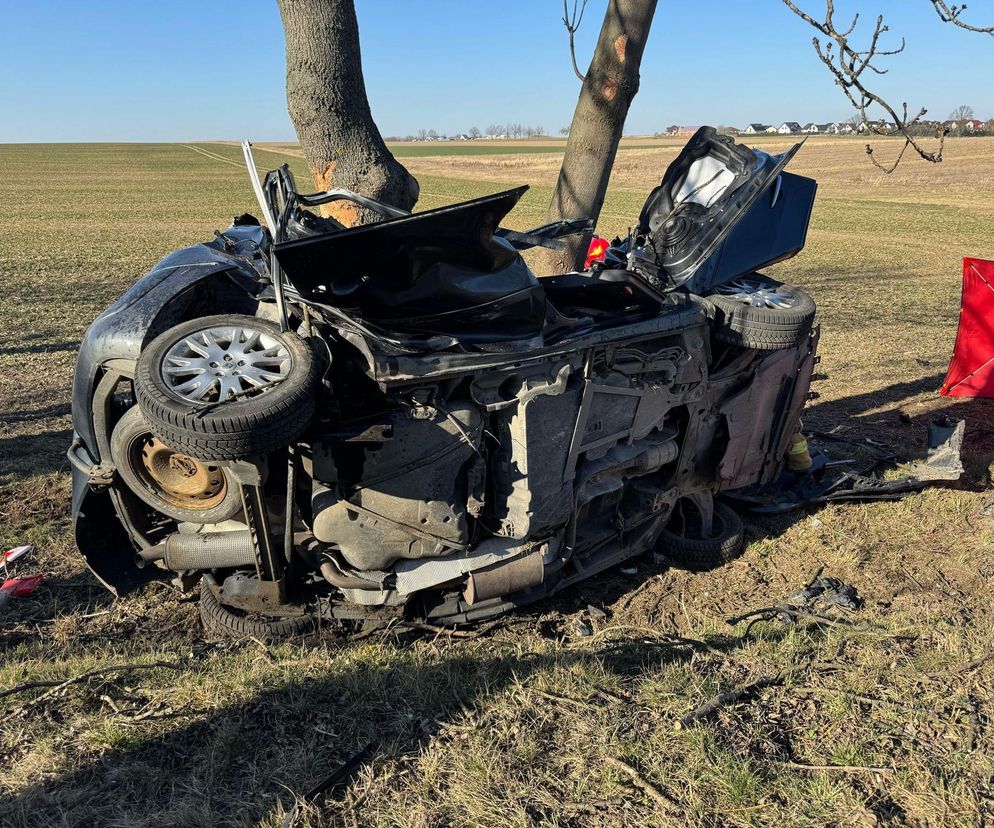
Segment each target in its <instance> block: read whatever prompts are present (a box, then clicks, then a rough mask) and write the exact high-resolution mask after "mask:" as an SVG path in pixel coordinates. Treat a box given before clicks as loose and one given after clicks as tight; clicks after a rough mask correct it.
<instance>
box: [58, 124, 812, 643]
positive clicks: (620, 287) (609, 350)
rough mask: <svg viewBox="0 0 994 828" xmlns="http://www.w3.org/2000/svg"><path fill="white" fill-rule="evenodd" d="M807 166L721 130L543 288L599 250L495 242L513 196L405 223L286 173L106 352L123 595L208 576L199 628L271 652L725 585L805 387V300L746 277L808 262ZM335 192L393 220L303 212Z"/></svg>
mask: <svg viewBox="0 0 994 828" xmlns="http://www.w3.org/2000/svg"><path fill="white" fill-rule="evenodd" d="M795 150H796V148H795ZM792 154H793V150H792V151H791V153H788V154H785V155H784V156H779V157H771V156H769V155H766V154H765V153H761V152H759V151H752V150H748V149H746V148H744V147H740V146H738V145H735V144H734V143H732V142H731V141H730V139H725V138H721V137H719V136H717V135H716V134H715V133H714V131H713V130H710V129H709V128H704V129H702V130H701V132H699V133H698V134H697V135H696V136H694V138H693V139H692V140H691V142H690V143H689V144H688V147H687V149H685V150H684V152H683V153H682V154H681V157H680V158H678V159H677V162H675V163H674V165H673V166H671V168H670V170H669V171H668V172H667V175H666V177H664V178H663V181H662V183H661V184H660V186H659V187H658V188H657V189H656V190H655V191H654V192H653V194H652V195H651V196H650V198H649V200H648V201H647V203H646V207H645V209H644V210H643V214H642V217H641V219H640V223H639V228H638V232H637V233H636V234H634V235H632V236H630V237H629V238H628V239H625V240H621V239H618V240H616V242H615V244H614V246H613V247H612V249H611V250H609V251H608V254H607V256H606V257H605V260H604V261H603V262H599V263H596V264H595V265H594V266H593V267H592V268H591V269H589V270H587V271H583V272H579V273H571V274H566V275H562V276H553V277H546V278H536V277H535V275H534V274H532V272H531V271H530V270H529V268H528V267H527V266H526V264H525V262H524V260H523V259H522V258H521V256H520V254H519V252H518V251H519V250H520V249H523V248H525V247H528V246H531V245H534V244H545V245H555V244H557V239H558V238H559V237H561V236H562V234H564V233H568V232H575V231H576V230H577V229H583V228H584V227H586V225H584V224H582V223H569V222H566V223H559V224H556V225H547V226H545V227H542V228H536V229H535V230H533V231H529V232H528V233H514V232H511V231H506V230H503V229H501V228H500V227H499V223H500V221H501V219H502V218H503V217H504V215H505V214H506V213H507V212H508V211H509V210H510V209H511V207H513V205H514V203H515V202H516V201H517V199H518V198H519V197H520V195H521V193H522V192H523V191H524V188H521V189H519V190H512V191H509V192H506V193H499V194H496V195H494V196H488V197H486V198H482V199H476V200H474V201H471V202H466V203H463V204H457V205H452V206H450V207H445V208H441V209H439V210H432V211H427V212H425V213H419V214H414V215H405V214H400V213H399V211H396V210H395V209H392V208H388V207H386V206H385V205H376V204H375V203H373V202H369V201H368V200H363V199H359V198H358V197H356V196H354V194H348V193H340V192H335V193H330V194H319V195H317V196H304V195H301V194H299V193H297V192H296V190H295V187H294V185H293V181H292V178H291V177H290V175H289V172H288V171H287V170H286V169H285V168H284V169H281V170H279V171H275V172H274V173H271V174H270V175H269V176H268V177H267V179H266V182H265V184H264V185H260V186H259V188H258V189H259V190H261V191H262V193H261V196H262V204H261V206H262V208H263V212H264V218H265V221H266V224H267V225H269V226H260V225H259V224H258V223H257V222H256V221H255V220H254V219H252V218H251V217H248V216H243V217H241V218H240V219H239V220H236V224H235V226H233V227H231V228H229V229H227V230H225V231H224V232H223V233H219V234H217V237H216V238H215V239H214V240H213V241H210V242H206V243H204V244H200V245H194V246H193V247H189V248H186V249H184V250H180V251H177V252H175V253H173V254H171V255H170V256H168V257H166V258H165V259H164V260H163V261H161V262H160V263H159V264H157V265H156V266H155V267H154V268H153V269H152V270H151V271H150V272H149V273H148V274H147V275H146V276H145V277H143V278H142V279H141V280H140V281H138V282H137V283H136V284H135V285H134V286H133V287H132V288H131V289H130V290H128V292H127V293H125V294H124V296H122V297H121V298H120V299H119V300H118V301H117V302H116V303H115V304H114V305H112V306H111V307H110V308H108V309H107V310H106V311H104V313H102V314H101V315H100V316H99V317H98V318H97V319H96V321H94V323H93V324H92V325H91V327H90V329H89V330H88V331H87V334H86V337H85V339H84V342H83V345H82V347H81V350H80V355H79V360H78V363H77V366H76V373H75V378H74V387H73V422H74V428H75V438H74V441H73V445H72V448H71V449H70V452H69V454H70V458H71V460H72V462H73V516H74V520H75V526H76V540H77V544H78V546H79V549H80V551H81V553H82V554H83V556H84V557H85V559H86V561H87V563H88V565H89V566H90V568H91V570H92V571H93V572H94V574H95V575H96V576H97V577H98V578H99V579H100V580H101V581H102V582H103V583H104V584H105V585H106V586H107V587H108V588H109V589H111V590H113V591H115V592H116V593H118V594H122V593H126V592H128V591H130V590H132V589H134V588H135V587H136V586H138V585H140V584H142V583H144V582H146V581H147V580H149V579H151V578H160V577H164V576H168V575H172V576H173V577H174V578H175V579H176V581H177V583H179V584H180V585H181V586H184V587H186V588H191V587H192V586H193V585H194V584H196V583H197V582H198V581H202V583H203V587H202V591H201V595H202V604H201V607H202V611H203V613H204V617H205V620H206V621H208V622H210V623H211V624H213V625H214V626H215V627H219V628H222V629H224V630H226V631H227V632H234V633H238V632H243V633H244V632H250V633H252V634H266V635H269V634H278V633H280V632H293V631H299V630H302V629H306V628H307V627H308V626H309V625H310V624H312V623H313V622H314V619H315V618H316V617H317V616H323V617H325V618H330V619H343V620H345V619H352V620H360V621H370V622H376V623H380V622H382V621H383V620H384V619H390V618H395V617H398V616H401V617H404V616H414V617H417V618H421V619H437V620H440V621H445V622H449V623H457V622H466V621H472V620H474V619H478V618H483V617H488V616H492V615H494V614H496V613H499V612H502V611H504V610H506V609H508V608H509V607H512V606H517V605H521V604H524V603H528V602H530V601H534V600H536V599H539V598H541V597H544V596H546V595H549V594H552V593H554V592H557V591H559V590H561V589H564V588H566V587H568V586H569V585H571V584H573V583H576V582H577V581H579V580H582V579H585V578H589V577H591V576H594V575H596V574H597V573H599V572H602V571H604V570H605V569H607V568H608V567H611V566H614V565H616V564H618V563H620V562H622V561H624V560H626V559H628V558H630V557H632V556H635V555H639V554H641V553H643V552H645V551H647V550H650V549H653V548H656V549H659V550H660V551H661V552H662V553H663V554H666V555H668V556H670V557H672V558H673V559H674V560H675V561H677V562H681V563H684V564H686V565H688V566H692V567H695V568H705V567H706V566H708V565H712V564H713V563H716V562H719V561H720V560H724V559H727V557H729V556H730V555H731V554H734V551H735V550H736V549H737V547H738V545H739V544H740V543H741V524H740V523H739V522H738V520H737V518H736V517H735V515H734V513H733V512H731V511H730V510H729V509H728V508H727V507H726V506H724V505H723V504H722V503H721V502H720V501H719V500H717V499H716V498H718V497H719V496H720V495H721V494H722V493H723V492H730V491H739V490H742V489H745V488H747V487H750V486H754V485H757V484H764V483H768V482H770V481H772V480H774V479H775V478H776V477H777V476H778V475H779V474H780V472H781V470H782V469H783V465H784V460H785V456H786V453H787V450H788V448H789V445H790V443H791V441H792V439H793V438H794V436H795V434H796V432H797V430H798V427H799V419H800V414H801V409H802V407H803V405H804V401H805V399H806V397H807V395H808V387H809V382H810V376H811V371H812V366H813V365H814V363H815V361H816V357H815V349H816V344H817V329H816V328H815V327H814V325H813V316H814V305H813V303H811V301H810V299H809V298H808V297H807V296H806V294H804V293H803V291H800V290H798V289H795V288H790V287H788V286H786V285H781V284H780V283H778V282H774V281H772V280H769V279H766V278H765V277H762V276H759V275H757V274H756V270H757V269H758V268H760V267H763V266H765V265H767V264H769V263H771V262H774V261H779V260H782V259H784V258H789V257H790V256H792V255H794V254H795V253H796V252H797V251H798V250H800V249H801V247H802V246H803V243H804V235H805V232H806V229H807V224H808V218H809V216H810V211H811V205H812V202H813V197H814V182H812V181H810V180H809V179H805V178H801V177H799V176H792V175H790V174H788V173H785V172H783V166H784V165H785V164H786V162H787V160H789V157H790V156H791V155H792ZM342 197H344V198H350V199H353V200H357V201H360V202H361V203H362V204H364V205H365V206H370V205H372V206H373V208H374V209H378V210H379V211H380V212H381V214H382V215H383V221H381V222H378V223H375V224H371V225H365V226H362V227H358V228H343V227H341V226H340V225H337V224H336V223H335V222H334V221H332V220H330V219H323V218H321V217H319V216H316V215H314V214H313V213H312V212H310V211H309V208H313V207H315V206H317V205H319V204H320V203H322V202H324V201H328V200H330V199H332V198H342ZM274 239H275V241H274ZM239 366H242V367H241V368H240V367H239Z"/></svg>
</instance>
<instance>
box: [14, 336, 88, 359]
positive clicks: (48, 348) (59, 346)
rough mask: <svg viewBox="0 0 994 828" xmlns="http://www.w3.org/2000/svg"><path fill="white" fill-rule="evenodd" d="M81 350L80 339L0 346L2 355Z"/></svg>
mask: <svg viewBox="0 0 994 828" xmlns="http://www.w3.org/2000/svg"><path fill="white" fill-rule="evenodd" d="M78 350H79V340H78V339H74V340H71V341H68V342H38V343H36V344H32V345H14V346H11V347H7V348H0V356H23V355H24V354H54V353H59V352H63V351H72V352H74V353H75V352H76V351H78Z"/></svg>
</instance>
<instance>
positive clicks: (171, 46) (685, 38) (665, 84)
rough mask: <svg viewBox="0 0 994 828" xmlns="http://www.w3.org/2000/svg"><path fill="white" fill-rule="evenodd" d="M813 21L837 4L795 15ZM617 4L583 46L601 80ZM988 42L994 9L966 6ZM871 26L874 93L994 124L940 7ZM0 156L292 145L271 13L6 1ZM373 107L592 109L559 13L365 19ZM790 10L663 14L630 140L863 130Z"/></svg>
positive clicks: (867, 4) (481, 3)
mask: <svg viewBox="0 0 994 828" xmlns="http://www.w3.org/2000/svg"><path fill="white" fill-rule="evenodd" d="M797 2H798V3H799V4H800V5H802V7H805V8H807V9H810V10H817V9H823V8H824V2H823V0H797ZM605 6H606V0H589V4H588V7H587V12H586V16H585V18H584V21H583V26H582V28H581V30H580V32H579V35H578V40H577V52H578V60H579V62H580V64H581V66H583V65H584V64H585V62H587V61H589V56H590V53H591V49H592V46H593V43H594V41H595V39H596V36H597V31H598V29H599V26H600V19H601V17H602V16H603V11H604V8H605ZM969 6H970V8H969V10H968V11H969V14H970V15H972V16H973V17H972V18H971V19H972V20H974V21H976V22H978V23H979V22H984V24H985V25H989V24H991V23H994V0H977V1H976V2H975V3H970V4H969ZM836 7H837V9H838V10H839V11H838V20H839V21H842V20H843V19H846V18H847V16H848V15H850V14H851V13H852V11H853V10H859V11H862V12H863V15H864V18H863V19H861V22H860V26H859V28H858V29H857V34H856V35H855V37H858V35H859V33H860V32H863V34H864V36H865V35H868V34H869V31H868V30H869V29H870V28H871V27H872V22H873V19H874V18H875V16H876V14H877V13H881V12H882V13H883V14H884V16H885V19H886V20H887V22H888V24H889V25H890V28H891V33H890V34H889V35H888V36H891V37H893V40H892V41H891V43H892V44H896V43H898V42H899V38H900V36H902V35H903V36H904V37H905V39H906V41H907V48H906V51H905V52H904V53H903V54H901V55H899V56H897V57H894V58H890V59H888V63H887V65H888V66H889V67H890V71H889V73H888V74H887V75H886V76H884V77H882V78H878V79H875V81H876V82H877V83H878V86H879V88H880V89H881V90H882V91H883V92H884V93H886V94H888V95H890V96H891V98H892V100H893V101H894V102H901V101H904V100H907V101H908V102H909V106H910V107H913V108H914V109H915V110H917V108H918V107H920V106H925V107H927V108H928V109H929V117H935V118H938V119H944V118H947V117H948V116H949V113H950V111H951V110H952V109H953V108H954V107H956V106H958V105H960V104H967V105H969V106H972V107H973V109H974V110H975V112H976V116H977V117H980V118H985V119H986V118H988V117H991V116H994V60H992V57H994V40H992V39H991V38H990V37H987V36H982V35H977V34H971V33H969V32H965V31H962V30H959V29H956V28H954V27H952V26H949V25H943V24H942V23H940V22H939V20H938V18H937V17H936V15H935V12H934V10H933V9H932V6H931V4H930V3H929V2H928V0H837V2H836ZM0 9H2V14H0V21H2V23H0V79H2V80H0V142H33V141H193V140H212V139H218V140H222V139H223V140H230V139H241V138H249V139H252V140H257V141H264V140H289V139H292V138H293V136H294V133H293V126H292V124H291V123H290V119H289V117H288V116H287V113H286V98H285V93H284V70H285V65H284V56H283V34H282V29H281V27H280V19H279V14H278V11H277V8H276V3H275V0H196V2H194V1H193V0H166V1H165V2H155V3H153V2H135V0H88V2H79V0H71V1H70V0H62V2H57V0H32V2H22V1H21V0H0ZM356 12H357V16H358V19H359V35H360V41H361V47H362V58H363V70H364V73H365V78H366V89H367V94H368V96H369V100H370V105H371V107H372V111H373V116H374V118H375V119H376V122H377V124H378V125H379V127H380V131H381V132H382V133H383V134H384V135H408V134H412V133H416V132H417V131H418V130H419V129H434V130H436V131H437V132H439V133H442V134H452V133H458V132H463V131H467V130H468V129H469V128H470V127H473V126H476V127H478V128H480V129H481V130H483V129H486V127H487V125H488V124H491V123H504V122H507V121H513V122H519V123H523V124H528V125H541V126H543V127H544V128H545V130H546V131H547V132H548V133H550V134H555V133H557V132H558V130H559V129H560V127H563V126H565V125H567V124H568V123H569V121H570V118H571V116H572V111H573V107H574V105H575V103H576V97H577V94H578V92H579V82H578V81H577V79H576V78H575V76H574V75H573V73H572V71H571V69H570V67H569V57H568V49H567V40H566V33H565V30H564V29H563V26H562V22H561V19H560V18H561V16H562V6H561V4H560V0H356ZM812 34H813V32H812V30H811V29H810V28H809V27H808V26H807V25H806V24H805V23H803V21H801V20H799V19H797V18H796V17H795V16H794V15H793V14H791V13H790V12H789V11H788V10H787V8H786V7H785V6H784V5H783V3H782V2H781V0H659V5H658V8H657V11H656V16H655V20H654V23H653V27H652V31H651V34H650V36H649V41H648V44H647V47H646V50H645V55H644V57H643V61H642V72H641V77H642V80H641V88H640V91H639V94H638V96H637V97H636V99H635V102H634V103H633V105H632V109H631V111H630V113H629V116H628V121H627V124H626V130H625V131H626V133H627V134H647V133H654V132H658V131H661V130H662V129H664V128H665V127H666V126H668V125H670V124H686V125H698V124H714V125H719V124H728V125H732V126H738V127H744V126H745V124H746V123H748V122H754V121H759V122H764V123H776V124H779V123H781V122H783V121H785V120H790V121H799V122H801V123H802V124H803V123H805V122H807V121H816V122H821V121H832V120H842V119H844V118H846V117H848V116H849V115H851V114H852V111H851V110H850V109H848V108H847V107H848V104H847V103H846V102H845V100H844V99H843V97H842V94H841V92H840V91H839V90H838V89H837V88H836V87H835V86H834V85H833V82H832V79H831V78H830V76H829V75H828V73H827V70H826V69H825V68H824V67H823V66H822V65H821V64H820V63H819V61H818V59H817V56H816V55H815V54H814V50H813V48H812V46H811V36H812Z"/></svg>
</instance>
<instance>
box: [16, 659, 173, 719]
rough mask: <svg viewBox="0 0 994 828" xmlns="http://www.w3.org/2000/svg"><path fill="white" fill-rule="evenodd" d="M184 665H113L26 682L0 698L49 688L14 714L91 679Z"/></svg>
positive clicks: (171, 663)
mask: <svg viewBox="0 0 994 828" xmlns="http://www.w3.org/2000/svg"><path fill="white" fill-rule="evenodd" d="M185 666H186V664H185V663H184V662H183V661H152V662H149V663H148V664H115V665H112V666H110V667H98V668H97V669H95V670H89V671H87V672H85V673H81V674H80V675H78V676H73V677H72V678H70V679H66V680H65V681H60V682H33V681H28V682H25V683H24V684H19V685H17V686H16V687H11V688H9V689H8V690H4V691H2V692H0V697H2V696H9V695H12V694H14V693H20V692H22V691H24V690H31V689H34V688H37V687H49V688H50V689H48V690H46V691H45V692H44V693H42V694H41V695H39V696H36V697H35V698H33V699H32V700H31V701H29V702H27V703H26V704H24V705H22V706H21V707H20V708H18V710H17V711H15V712H23V711H25V710H29V709H31V708H32V707H35V706H37V705H39V704H41V703H42V702H43V701H45V700H47V699H50V698H52V696H55V695H58V694H59V693H61V692H62V691H63V690H65V689H66V688H67V687H71V686H72V685H74V684H82V683H83V682H85V681H89V680H90V679H91V678H98V677H103V676H107V675H110V674H112V673H123V672H126V671H128V670H154V669H158V668H160V667H161V668H163V669H166V670H182V669H183V668H184V667H185Z"/></svg>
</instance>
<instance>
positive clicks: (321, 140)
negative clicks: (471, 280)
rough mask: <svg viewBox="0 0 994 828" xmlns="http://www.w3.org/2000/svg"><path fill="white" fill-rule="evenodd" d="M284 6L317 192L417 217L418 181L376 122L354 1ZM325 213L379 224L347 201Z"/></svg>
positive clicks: (289, 77)
mask: <svg viewBox="0 0 994 828" xmlns="http://www.w3.org/2000/svg"><path fill="white" fill-rule="evenodd" d="M277 2H278V5H279V9H280V16H281V17H282V18H283V31H284V33H285V35H286V99H287V107H288V109H289V111H290V118H291V119H292V120H293V125H294V127H295V128H296V130H297V137H298V138H299V139H300V145H301V147H302V148H303V151H304V158H305V159H306V160H307V164H308V166H309V167H310V170H311V175H312V176H313V178H314V184H315V186H316V187H317V189H318V190H327V189H330V188H332V187H344V188H346V189H349V190H355V191H356V192H358V193H360V194H362V195H364V196H369V197H371V198H375V199H377V200H379V201H385V202H386V203H387V204H392V205H394V206H395V207H400V208H402V209H405V210H410V209H411V208H412V207H413V206H414V205H415V203H416V202H417V200H418V182H417V180H416V179H415V178H414V176H412V175H411V174H410V173H409V172H408V171H407V169H405V168H404V166H403V165H401V164H400V163H399V162H398V161H397V159H395V158H394V157H393V155H391V154H390V151H389V150H388V149H387V147H386V144H385V143H384V141H383V137H382V136H381V135H380V132H379V130H378V129H377V128H376V124H375V123H374V122H373V116H372V113H371V112H370V109H369V102H368V100H367V99H366V85H365V82H364V81H363V76H362V61H361V55H360V52H359V25H358V23H357V21H356V15H355V7H354V6H353V3H352V0H277ZM326 209H327V215H330V216H332V217H333V218H336V219H338V221H340V222H342V223H343V224H345V225H348V226H351V225H354V224H365V223H367V222H370V221H375V220H377V219H378V218H379V217H378V216H376V215H375V214H374V213H371V212H370V211H368V210H364V209H362V208H360V207H357V206H356V205H354V204H351V203H349V202H344V201H339V202H333V203H332V204H330V205H328V206H327V208H326Z"/></svg>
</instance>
